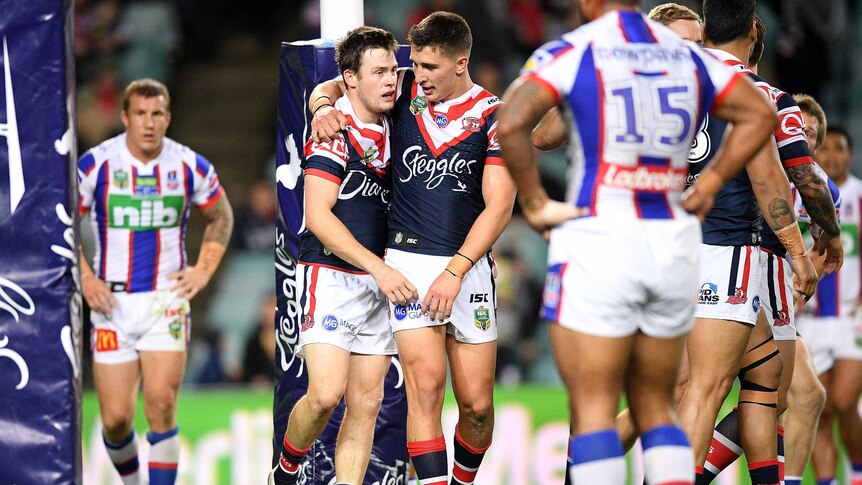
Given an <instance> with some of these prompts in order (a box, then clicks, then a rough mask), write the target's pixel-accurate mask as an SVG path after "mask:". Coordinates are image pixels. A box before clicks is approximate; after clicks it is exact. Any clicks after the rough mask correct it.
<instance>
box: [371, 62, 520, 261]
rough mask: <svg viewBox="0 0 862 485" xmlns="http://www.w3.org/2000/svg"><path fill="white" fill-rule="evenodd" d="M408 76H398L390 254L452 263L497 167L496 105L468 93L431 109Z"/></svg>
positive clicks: (477, 92)
mask: <svg viewBox="0 0 862 485" xmlns="http://www.w3.org/2000/svg"><path fill="white" fill-rule="evenodd" d="M415 79H416V78H415V76H414V74H413V71H412V70H409V69H407V70H400V71H399V82H398V92H397V95H398V99H397V101H396V102H395V108H394V109H393V112H392V113H393V125H394V128H393V137H392V152H393V162H392V177H393V196H392V212H391V214H390V218H389V225H390V226H389V243H388V244H389V247H393V248H397V249H400V250H403V251H407V252H413V253H420V254H429V255H434V256H452V255H454V254H455V252H456V251H458V249H459V248H460V247H461V245H462V244H463V243H464V240H465V239H466V238H467V233H468V232H470V229H471V228H472V227H473V223H474V222H475V221H476V218H477V217H479V214H480V213H481V212H482V211H483V210H485V199H484V198H483V197H482V177H483V176H484V173H485V166H486V165H503V160H502V158H500V144H499V143H498V141H497V118H496V110H497V108H498V107H499V106H500V100H499V98H497V97H496V96H494V95H493V94H491V93H489V92H488V91H486V90H485V89H483V88H482V87H481V86H478V85H474V86H473V87H472V88H471V89H470V90H469V91H467V92H466V93H464V94H463V95H461V96H459V97H458V98H455V99H452V100H449V101H444V102H438V103H430V102H428V100H427V99H426V98H425V96H424V93H423V91H422V87H420V86H419V85H418V84H417V83H416V81H415Z"/></svg>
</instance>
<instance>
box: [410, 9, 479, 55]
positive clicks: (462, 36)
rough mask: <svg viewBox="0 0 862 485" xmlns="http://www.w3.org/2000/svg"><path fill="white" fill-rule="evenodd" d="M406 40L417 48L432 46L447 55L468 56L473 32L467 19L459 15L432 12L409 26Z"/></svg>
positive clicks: (471, 46) (471, 45)
mask: <svg viewBox="0 0 862 485" xmlns="http://www.w3.org/2000/svg"><path fill="white" fill-rule="evenodd" d="M407 42H409V43H410V45H411V46H412V47H413V48H415V49H418V50H421V49H424V48H425V47H432V48H435V49H439V50H440V51H442V52H443V54H445V55H447V56H449V57H454V56H458V55H465V56H469V55H470V49H472V48H473V34H472V33H471V32H470V26H469V25H467V21H466V20H464V18H463V17H461V16H460V15H458V14H454V13H451V12H434V13H432V14H431V15H429V16H427V17H425V18H424V19H422V21H421V22H419V23H418V24H416V25H414V26H413V27H410V32H409V33H408V34H407Z"/></svg>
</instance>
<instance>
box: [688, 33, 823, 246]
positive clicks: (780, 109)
mask: <svg viewBox="0 0 862 485" xmlns="http://www.w3.org/2000/svg"><path fill="white" fill-rule="evenodd" d="M707 51H708V52H709V53H711V54H712V55H714V56H715V57H717V58H718V59H720V60H721V61H722V62H724V63H725V64H727V65H728V66H730V67H731V68H732V69H734V70H736V71H738V72H741V73H744V74H745V75H746V76H748V78H749V79H750V80H751V81H752V82H753V83H754V86H755V87H757V88H758V89H760V91H761V92H762V93H763V94H764V95H765V96H766V98H767V99H768V100H769V102H770V103H772V105H773V106H775V109H776V111H777V114H778V126H777V127H776V128H775V131H774V132H773V135H774V137H775V143H776V146H777V148H778V156H779V159H780V160H781V165H782V166H783V167H784V169H785V170H786V169H788V168H790V167H795V166H797V165H803V164H807V163H814V159H813V158H812V157H811V153H810V152H809V150H808V143H807V142H806V141H805V131H804V126H803V121H802V112H801V111H800V109H799V105H797V104H796V101H795V100H794V99H793V97H792V96H790V95H789V94H787V93H785V92H784V91H782V90H780V89H778V88H775V87H773V86H771V85H769V83H767V82H766V81H765V80H764V79H763V78H761V77H760V76H758V75H756V74H755V73H754V72H753V71H752V70H751V69H750V68H749V67H748V66H746V65H745V64H743V63H742V62H741V61H740V60H739V59H737V58H736V57H735V56H733V55H732V54H730V53H728V52H726V51H723V50H720V49H707ZM726 127H727V124H726V123H724V122H723V121H721V120H718V119H715V118H714V117H707V120H706V121H705V123H704V127H702V128H701V131H700V132H699V133H698V136H697V137H696V142H695V146H693V147H692V155H691V156H690V157H689V161H690V162H691V163H692V164H693V165H692V170H691V171H692V173H693V174H696V173H699V172H700V170H702V169H703V167H704V166H705V165H707V164H708V163H710V162H711V161H712V160H713V158H714V157H715V155H716V153H717V151H718V148H719V147H718V142H720V140H721V139H722V137H723V136H724V131H725V129H726ZM697 147H699V149H698V148H697ZM761 222H762V216H761V213H760V209H759V207H758V205H757V201H756V199H755V198H754V192H753V191H752V188H751V181H750V180H749V178H748V173H747V172H745V171H744V170H743V171H741V172H740V173H738V174H737V175H736V176H735V177H734V178H733V179H732V180H730V181H729V182H728V183H727V184H726V185H725V186H724V187H723V188H722V190H721V191H720V192H719V193H718V194H717V195H716V198H715V203H714V204H713V208H712V210H711V211H710V212H709V213H708V214H707V216H706V218H705V219H704V222H703V242H704V243H706V244H713V245H718V246H738V245H747V244H753V243H754V242H756V241H757V239H758V238H757V237H756V236H757V233H758V232H759V233H760V234H761V235H762V246H763V247H764V248H765V249H767V250H769V251H771V252H773V253H776V254H778V255H779V256H783V255H784V254H785V250H784V246H782V245H781V243H780V242H779V241H778V238H776V237H775V234H774V233H773V232H772V229H770V228H769V226H768V225H766V224H761Z"/></svg>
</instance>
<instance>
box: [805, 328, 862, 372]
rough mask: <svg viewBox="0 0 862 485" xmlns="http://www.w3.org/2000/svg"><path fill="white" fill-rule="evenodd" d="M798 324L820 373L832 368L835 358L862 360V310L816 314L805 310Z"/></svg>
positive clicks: (815, 366)
mask: <svg viewBox="0 0 862 485" xmlns="http://www.w3.org/2000/svg"><path fill="white" fill-rule="evenodd" d="M797 325H798V327H799V335H801V336H802V337H803V338H804V339H805V343H806V344H808V349H809V351H810V352H811V359H812V360H813V361H814V370H815V371H817V374H822V373H824V372H826V371H828V370H829V369H831V368H832V366H833V365H834V364H835V361H836V360H840V359H850V360H862V314H857V315H856V316H855V317H814V316H811V315H810V314H807V313H806V314H802V315H799V318H798V323H797Z"/></svg>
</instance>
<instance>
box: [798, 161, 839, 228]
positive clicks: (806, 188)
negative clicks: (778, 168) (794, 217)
mask: <svg viewBox="0 0 862 485" xmlns="http://www.w3.org/2000/svg"><path fill="white" fill-rule="evenodd" d="M787 177H788V178H789V179H790V181H791V182H793V185H795V186H796V190H798V191H799V196H800V197H802V204H803V205H804V206H805V210H806V211H807V212H808V214H809V215H810V216H811V220H812V221H814V223H815V224H817V225H818V226H820V227H821V228H822V229H823V231H824V232H826V234H829V235H830V236H837V235H838V234H840V232H841V228H840V227H839V226H838V219H837V218H836V217H835V205H834V204H833V203H832V194H831V193H830V192H829V185H828V184H827V183H826V181H825V180H823V179H822V178H820V176H819V175H818V174H817V172H815V171H814V165H812V164H810V163H806V164H803V165H797V166H795V167H790V168H788V169H787Z"/></svg>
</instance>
